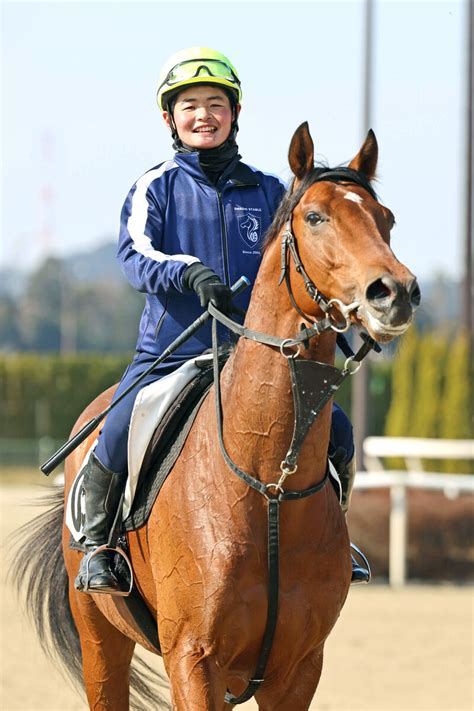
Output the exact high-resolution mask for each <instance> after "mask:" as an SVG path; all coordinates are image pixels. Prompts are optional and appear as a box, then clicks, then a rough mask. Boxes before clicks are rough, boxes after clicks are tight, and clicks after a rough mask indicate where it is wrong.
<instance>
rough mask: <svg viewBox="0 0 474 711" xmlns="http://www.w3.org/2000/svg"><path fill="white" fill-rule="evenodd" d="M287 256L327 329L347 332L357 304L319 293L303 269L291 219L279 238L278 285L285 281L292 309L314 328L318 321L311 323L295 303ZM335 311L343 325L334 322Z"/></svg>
mask: <svg viewBox="0 0 474 711" xmlns="http://www.w3.org/2000/svg"><path fill="white" fill-rule="evenodd" d="M289 256H291V257H292V259H293V262H294V265H295V269H296V271H297V273H298V274H299V275H300V276H301V277H302V278H303V281H304V288H305V290H306V293H307V294H308V296H309V297H310V298H311V299H312V300H313V301H315V302H316V303H317V304H318V306H319V307H320V309H321V310H322V311H323V312H324V313H325V314H326V318H327V319H328V326H327V328H328V329H331V330H333V331H336V333H345V332H346V331H348V330H349V328H350V326H351V319H350V314H351V313H352V311H355V310H356V309H358V308H359V306H360V304H359V302H358V301H353V302H352V303H351V304H344V303H343V302H342V301H341V300H340V299H328V298H327V297H326V296H324V294H323V293H322V292H321V291H319V289H318V287H317V286H316V284H315V283H314V282H313V280H312V279H311V277H310V276H309V275H308V273H307V271H306V270H305V268H304V265H303V262H302V261H301V258H300V255H299V253H298V247H297V244H296V240H295V236H294V234H293V232H292V229H291V218H289V219H288V221H287V223H286V225H285V229H284V231H283V233H282V237H281V270H280V279H279V282H278V284H281V283H282V282H283V280H285V284H286V288H287V290H288V295H289V297H290V300H291V303H292V306H293V308H294V309H295V311H297V312H298V313H299V314H300V316H302V317H303V318H304V319H305V320H306V321H310V323H312V324H313V326H314V325H315V324H316V323H317V322H318V321H313V319H311V318H310V317H309V316H308V315H307V314H305V313H304V311H303V310H302V309H301V308H300V307H299V306H298V304H297V303H296V299H295V297H294V294H293V290H292V288H291V280H290V273H289V268H288V264H289V259H288V258H289ZM335 309H337V311H339V313H341V314H342V316H343V318H344V323H343V324H339V323H338V322H337V320H336V317H335V316H334V315H333V313H332V312H333V310H335ZM321 321H324V319H320V320H319V323H321ZM325 330H326V329H325ZM317 332H318V333H321V330H320V328H318V330H317Z"/></svg>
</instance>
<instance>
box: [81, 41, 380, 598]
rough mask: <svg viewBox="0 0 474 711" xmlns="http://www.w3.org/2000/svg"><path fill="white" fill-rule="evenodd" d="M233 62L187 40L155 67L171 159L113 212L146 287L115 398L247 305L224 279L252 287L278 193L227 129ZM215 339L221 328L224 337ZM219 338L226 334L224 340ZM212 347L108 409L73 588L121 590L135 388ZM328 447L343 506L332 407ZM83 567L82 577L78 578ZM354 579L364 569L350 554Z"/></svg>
mask: <svg viewBox="0 0 474 711" xmlns="http://www.w3.org/2000/svg"><path fill="white" fill-rule="evenodd" d="M241 96H242V94H241V88H240V81H239V78H238V76H237V72H236V70H235V68H234V67H233V66H232V64H231V63H230V61H229V60H228V59H227V57H225V56H224V55H223V54H221V53H220V52H216V51H215V50H212V49H209V48H205V47H194V48H191V49H187V50H184V51H182V52H179V53H178V54H176V55H173V57H171V58H170V59H169V60H168V62H167V63H166V64H165V66H164V68H163V70H162V72H161V76H160V83H159V88H158V94H157V102H158V106H159V108H160V109H161V111H162V112H163V118H164V120H165V123H166V124H167V126H168V127H169V129H170V131H171V134H172V137H173V148H174V150H175V155H174V157H173V158H172V159H171V160H168V161H165V162H164V163H160V164H159V165H157V166H155V167H154V168H152V169H151V170H149V171H148V172H147V173H145V174H144V175H143V176H142V177H141V178H139V179H138V180H137V182H136V183H135V184H134V185H133V187H132V188H131V190H130V192H129V194H128V196H127V198H126V200H125V203H124V206H123V209H122V213H121V226H120V237H119V247H118V259H119V261H120V264H121V267H122V269H123V271H124V274H125V276H126V277H127V279H128V281H129V282H130V283H131V284H132V286H134V287H135V289H137V290H138V291H141V292H144V293H145V294H146V305H145V308H144V310H143V314H142V318H141V321H140V328H139V336H138V342H137V346H136V354H135V357H134V359H133V361H132V363H131V364H130V365H129V367H128V368H127V370H126V371H125V374H124V376H123V378H122V380H121V382H120V384H119V386H118V388H117V390H116V393H115V398H117V396H119V395H120V394H121V393H122V392H123V391H124V390H125V389H126V388H128V387H129V386H130V384H131V383H133V381H134V380H135V379H136V378H138V377H139V376H140V375H141V373H143V372H144V371H145V370H146V369H147V368H148V367H149V366H150V365H151V363H152V362H153V361H154V360H155V359H156V358H157V356H158V355H159V354H160V353H162V352H163V351H164V350H165V349H166V348H167V347H168V346H169V344H170V343H171V342H172V341H173V340H174V339H175V338H176V337H177V336H179V335H180V334H181V333H182V331H183V330H184V329H185V328H187V327H188V326H189V325H190V324H191V323H192V322H193V321H194V320H195V319H196V318H197V317H198V316H199V315H200V314H201V313H202V310H203V309H205V308H206V307H207V305H208V303H209V302H212V303H213V304H214V305H215V306H216V307H217V308H219V309H220V310H221V311H224V312H227V313H228V312H229V311H230V310H231V304H232V303H233V304H234V305H235V306H236V307H238V308H240V309H245V308H246V307H247V306H248V302H249V298H250V293H249V291H250V290H247V291H245V292H243V293H242V294H241V295H239V296H238V297H236V298H235V299H234V300H233V302H232V292H231V290H230V285H231V284H233V283H234V282H235V281H236V280H237V279H238V278H239V277H240V276H241V275H242V274H243V275H245V276H246V277H248V279H250V282H251V284H253V283H254V281H255V277H256V275H257V271H258V268H259V266H260V261H261V253H260V251H261V246H262V242H263V238H264V235H265V232H266V231H267V229H268V227H269V226H270V224H271V222H272V219H273V215H274V213H275V211H276V209H277V207H278V205H279V203H280V200H281V198H282V196H283V195H284V193H285V187H284V186H283V184H282V183H281V182H280V181H279V180H278V179H277V178H276V177H274V176H271V175H268V174H266V173H263V172H261V171H258V170H256V169H255V168H251V167H250V166H248V165H246V164H245V163H242V162H241V160H240V155H239V153H238V146H237V143H236V140H235V139H236V135H237V131H238V123H237V120H238V116H239V113H240V101H241ZM222 335H223V334H222ZM224 337H225V336H224ZM210 345H211V330H210V326H209V325H206V326H204V327H202V328H201V329H200V330H199V331H197V332H196V334H195V335H194V336H193V337H191V338H190V339H189V340H187V341H186V342H185V344H184V345H183V346H182V347H181V348H179V349H178V350H177V351H176V352H175V353H173V355H172V356H171V357H170V358H168V359H167V360H166V361H165V362H164V363H162V364H161V365H159V366H158V367H157V368H156V369H155V370H154V371H153V372H152V373H151V374H150V375H148V376H147V377H146V378H144V379H143V380H142V381H141V382H140V383H139V384H138V385H137V387H136V388H135V389H134V390H132V391H131V393H130V394H129V395H127V396H126V397H125V398H124V399H123V400H122V401H121V402H120V403H118V405H117V406H116V407H115V408H114V409H113V410H112V411H111V412H110V414H109V415H108V416H107V419H106V422H105V425H104V427H103V429H102V431H101V433H100V436H99V438H98V442H97V446H96V448H95V450H94V452H93V453H92V454H91V455H90V457H89V460H88V462H87V463H86V465H85V467H84V484H83V486H84V491H85V509H86V521H85V524H84V529H83V531H84V534H85V535H86V540H85V544H84V545H85V548H86V551H87V555H86V556H84V558H83V559H82V561H81V567H80V569H79V573H78V576H77V578H76V582H75V586H76V588H77V589H78V590H83V591H84V592H91V593H92V592H103V593H109V594H113V593H114V592H117V591H118V589H119V585H118V581H117V579H116V577H115V575H114V574H113V572H112V571H111V569H110V562H109V553H108V552H107V551H101V552H99V553H97V554H95V555H94V556H92V553H93V552H94V551H95V550H96V549H97V548H98V547H99V546H101V545H104V544H105V543H106V542H107V539H108V535H109V532H110V529H111V526H112V522H113V519H114V517H115V514H116V511H117V506H118V504H119V501H120V498H121V495H122V492H123V490H124V487H125V482H126V478H127V435H128V427H129V423H130V415H131V412H132V409H133V405H134V401H135V398H136V395H137V393H138V392H139V390H141V389H142V388H143V387H145V386H146V385H148V384H149V383H150V382H153V381H155V380H157V379H159V378H161V377H163V376H164V375H168V374H169V373H171V372H172V371H174V370H176V368H178V367H179V366H180V365H182V364H183V363H184V362H186V361H187V360H188V359H190V358H193V357H196V356H198V355H200V354H201V353H202V352H203V351H205V350H207V349H208V348H209V347H210ZM332 441H333V446H334V448H335V449H336V450H339V459H340V462H339V473H340V477H341V482H342V486H343V492H344V497H343V499H344V501H345V504H344V501H343V504H344V505H345V508H346V509H347V505H348V497H349V494H350V490H351V488H352V482H353V476H354V445H353V440H352V427H351V424H350V422H349V420H348V419H347V417H346V416H345V415H344V413H343V412H342V410H341V409H340V408H338V407H337V406H334V410H333V431H332ZM87 570H88V574H87ZM352 579H353V582H367V581H368V579H369V574H368V571H367V570H365V569H364V568H361V567H359V566H357V565H356V564H355V562H354V560H353V576H352Z"/></svg>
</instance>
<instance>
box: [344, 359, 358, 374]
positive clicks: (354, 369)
mask: <svg viewBox="0 0 474 711" xmlns="http://www.w3.org/2000/svg"><path fill="white" fill-rule="evenodd" d="M352 362H354V363H355V364H356V365H355V366H354V368H353V369H352V370H350V369H349V364H350V363H352ZM361 365H362V361H359V362H357V361H354V356H353V355H351V356H349V358H347V359H346V362H345V363H344V367H343V371H344V373H349V375H355V373H357V371H358V370H359V369H360V367H361Z"/></svg>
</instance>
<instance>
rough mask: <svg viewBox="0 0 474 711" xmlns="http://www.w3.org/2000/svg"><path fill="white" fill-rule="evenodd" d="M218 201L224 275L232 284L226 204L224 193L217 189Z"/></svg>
mask: <svg viewBox="0 0 474 711" xmlns="http://www.w3.org/2000/svg"><path fill="white" fill-rule="evenodd" d="M217 203H218V205H219V219H220V223H221V242H222V252H223V254H224V277H225V282H226V284H227V285H228V286H230V272H229V245H228V244H227V229H226V224H225V215H224V204H223V202H222V193H221V192H220V191H219V190H218V191H217Z"/></svg>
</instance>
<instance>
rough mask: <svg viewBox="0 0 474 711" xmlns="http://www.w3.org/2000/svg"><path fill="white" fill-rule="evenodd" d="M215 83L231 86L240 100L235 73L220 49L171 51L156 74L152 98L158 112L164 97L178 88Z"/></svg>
mask: <svg viewBox="0 0 474 711" xmlns="http://www.w3.org/2000/svg"><path fill="white" fill-rule="evenodd" d="M203 83H205V84H218V85H219V86H223V87H225V88H227V89H231V90H232V91H233V92H234V93H235V95H236V98H237V102H238V103H240V100H241V98H242V91H241V89H240V80H239V77H238V76H237V72H236V70H235V68H234V66H233V65H232V63H231V62H230V61H229V60H228V58H227V57H226V56H225V55H224V54H222V53H221V52H217V51H216V50H215V49H210V48H209V47H190V48H189V49H183V50H181V52H177V53H176V54H173V56H172V57H170V58H169V59H168V61H167V62H166V63H165V65H164V66H163V69H162V70H161V73H160V78H159V85H158V91H157V94H156V101H157V104H158V106H159V107H160V109H161V111H165V110H166V105H167V96H168V95H169V94H170V93H171V92H173V93H174V92H175V91H176V89H179V88H181V87H185V86H190V85H192V84H203Z"/></svg>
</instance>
